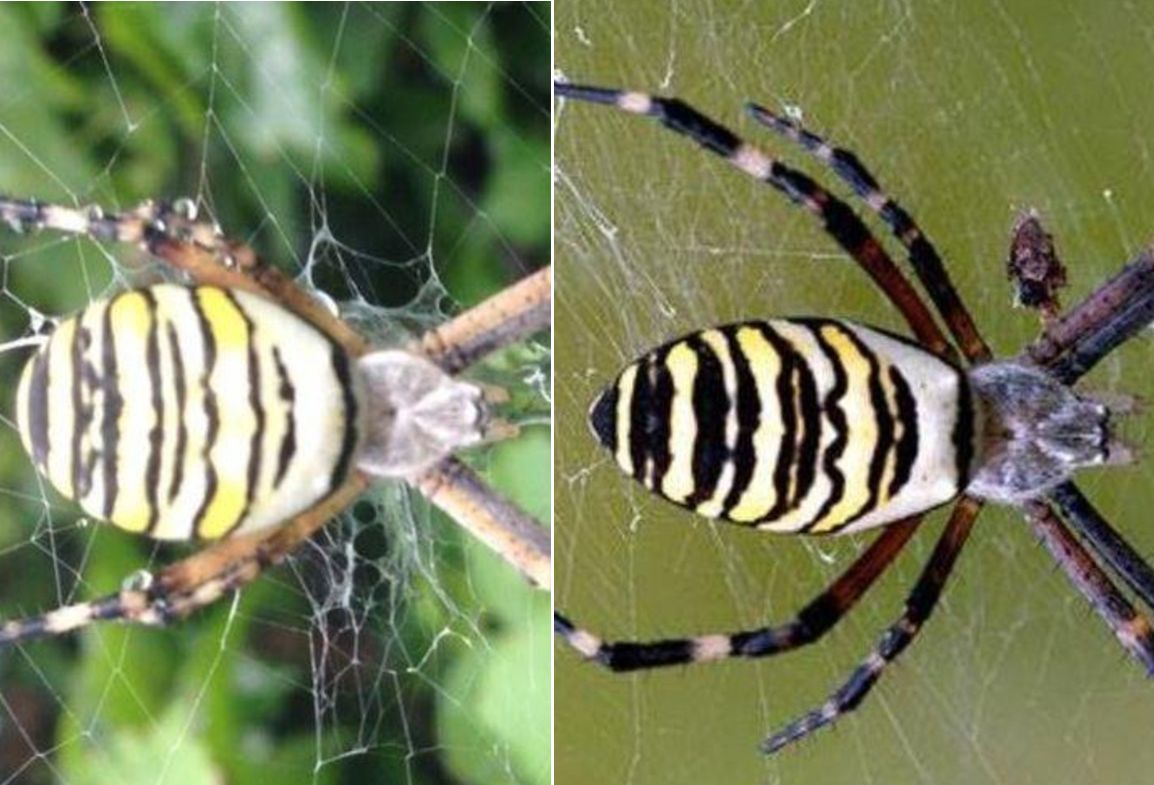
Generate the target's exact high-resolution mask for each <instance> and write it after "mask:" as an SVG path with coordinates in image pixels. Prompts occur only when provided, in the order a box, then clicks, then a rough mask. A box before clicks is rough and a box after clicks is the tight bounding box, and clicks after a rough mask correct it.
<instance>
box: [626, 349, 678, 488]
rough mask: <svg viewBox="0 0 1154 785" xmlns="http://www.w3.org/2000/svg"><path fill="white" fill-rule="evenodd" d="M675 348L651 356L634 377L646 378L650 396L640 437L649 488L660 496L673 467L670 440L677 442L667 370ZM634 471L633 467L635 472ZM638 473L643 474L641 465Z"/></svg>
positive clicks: (672, 396) (671, 383) (670, 378)
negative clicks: (648, 463)
mask: <svg viewBox="0 0 1154 785" xmlns="http://www.w3.org/2000/svg"><path fill="white" fill-rule="evenodd" d="M674 345H675V344H670V345H669V346H667V347H665V348H664V349H659V350H658V351H657V352H654V353H653V354H652V355H650V363H649V366H648V367H647V368H643V369H641V371H640V372H639V373H638V374H637V377H638V379H640V378H641V376H642V374H644V375H645V376H646V378H647V380H648V384H649V390H650V394H651V398H650V403H649V407H648V408H647V409H646V410H645V412H644V417H645V424H644V427H643V428H642V433H643V434H644V435H645V441H644V444H645V448H646V450H647V457H648V459H649V460H650V461H651V462H652V466H653V471H652V472H651V477H652V479H653V485H652V488H653V490H655V491H657V492H658V493H661V487H662V485H663V483H664V482H665V475H666V474H668V473H669V467H670V465H671V464H672V463H673V440H674V439H680V437H679V435H678V434H676V433H674V432H673V399H674V397H675V396H676V395H677V391H676V390H675V389H674V388H673V374H671V373H670V372H669V366H668V365H667V364H666V362H667V360H668V358H669V352H670V350H671V349H672V348H673V346H674ZM634 425H636V423H635V424H634ZM637 470H638V469H637V467H636V466H634V471H637ZM641 470H642V472H644V465H643V466H642V468H641ZM642 477H644V474H642ZM679 503H680V502H679Z"/></svg>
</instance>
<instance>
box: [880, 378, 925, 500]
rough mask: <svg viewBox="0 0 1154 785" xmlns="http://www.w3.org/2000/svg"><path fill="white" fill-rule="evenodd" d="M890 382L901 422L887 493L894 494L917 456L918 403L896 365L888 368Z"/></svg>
mask: <svg viewBox="0 0 1154 785" xmlns="http://www.w3.org/2000/svg"><path fill="white" fill-rule="evenodd" d="M889 373H890V383H891V384H892V385H893V386H894V400H895V403H896V404H897V420H898V422H900V423H901V426H902V427H901V434H900V435H899V436H898V438H897V441H896V442H895V443H894V447H893V449H894V476H893V477H892V478H891V479H890V484H889V488H887V489H886V491H887V493H888V494H889V495H890V496H891V497H892V496H896V495H897V494H898V493H899V492H900V491H901V489H902V488H904V487H905V485H906V483H908V482H909V481H910V475H911V473H912V472H913V468H914V462H915V461H916V460H917V458H918V405H917V400H916V399H915V398H914V396H913V392H912V391H911V390H910V385H909V382H907V381H906V378H905V376H903V375H902V372H901V371H899V370H898V369H897V367H896V366H893V365H891V366H890V369H889Z"/></svg>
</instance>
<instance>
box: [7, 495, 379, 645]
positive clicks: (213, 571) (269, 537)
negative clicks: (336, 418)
mask: <svg viewBox="0 0 1154 785" xmlns="http://www.w3.org/2000/svg"><path fill="white" fill-rule="evenodd" d="M367 487H368V479H367V478H366V477H365V476H364V475H363V474H361V473H360V472H354V473H353V474H352V475H351V476H350V477H349V478H348V479H347V480H345V482H344V484H343V485H342V486H340V487H339V488H337V489H336V490H335V491H334V492H333V493H332V494H330V495H329V496H327V497H326V498H325V499H323V500H322V501H321V502H319V503H318V504H316V505H315V506H313V507H311V508H310V509H307V510H305V511H304V512H302V513H300V514H299V515H298V516H297V517H296V518H294V519H293V520H291V521H289V522H288V523H286V524H285V525H283V526H281V527H278V528H275V529H272V530H270V531H258V532H253V533H251V534H242V535H238V536H235V537H229V538H226V539H223V540H220V541H219V542H217V543H215V544H214V545H212V546H210V547H208V548H205V549H204V550H202V551H198V552H197V553H194V554H193V555H191V556H189V557H187V558H185V559H183V560H182V561H179V562H177V563H176V564H173V565H170V566H168V567H166V568H164V569H163V570H161V571H160V572H159V573H158V574H157V575H156V576H153V577H152V578H151V579H149V580H144V581H133V582H132V583H131V585H126V586H125V587H123V588H122V589H121V590H120V591H118V592H116V593H115V594H109V595H106V596H104V597H101V598H98V599H95V600H90V601H88V602H82V603H76V604H74V605H67V606H64V607H62V608H57V609H56V610H52V611H49V612H47V613H44V614H41V615H38V616H30V617H28V618H25V619H17V620H14V621H9V622H5V623H3V624H0V646H6V645H10V644H14V643H24V642H27V641H32V640H35V639H37V638H44V637H52V636H56V635H60V634H63V633H66V632H70V631H72V630H76V629H80V628H82V627H87V626H88V625H89V624H92V623H93V622H98V621H121V622H124V623H125V624H137V625H141V626H146V627H161V626H165V625H168V624H171V623H173V622H176V621H179V620H181V619H184V618H186V617H188V616H189V615H191V614H193V613H195V612H196V611H197V610H199V609H201V608H203V607H205V606H207V605H211V604H212V603H214V602H216V601H217V600H218V599H220V598H221V597H223V596H224V595H226V594H230V593H232V592H234V591H236V590H237V589H240V588H241V587H243V586H245V585H246V584H248V583H251V582H252V581H253V580H255V579H256V578H257V577H258V576H260V574H261V573H262V572H263V571H264V570H265V569H267V568H268V567H271V566H274V565H276V564H279V563H280V562H282V561H283V560H284V559H285V557H286V556H288V555H289V554H290V553H292V552H293V551H294V550H296V548H297V547H298V546H300V544H301V543H303V542H304V541H305V540H306V539H308V538H309V537H310V536H312V534H313V533H315V532H316V531H317V530H318V529H320V528H321V527H322V526H324V525H325V524H326V523H327V522H328V521H329V520H331V519H332V518H333V517H334V516H335V515H337V514H338V513H339V512H340V511H341V510H343V509H345V508H346V507H348V506H349V505H350V504H352V503H353V501H354V500H355V499H356V498H357V497H358V496H359V495H360V494H361V493H362V492H363V491H364V490H365V489H366V488H367Z"/></svg>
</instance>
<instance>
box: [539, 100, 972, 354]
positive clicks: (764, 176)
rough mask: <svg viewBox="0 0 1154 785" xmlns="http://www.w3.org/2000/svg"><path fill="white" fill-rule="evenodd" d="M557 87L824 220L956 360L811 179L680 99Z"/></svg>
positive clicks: (863, 237) (910, 294)
mask: <svg viewBox="0 0 1154 785" xmlns="http://www.w3.org/2000/svg"><path fill="white" fill-rule="evenodd" d="M553 88H554V92H555V93H556V94H557V95H558V96H559V97H562V98H567V99H570V100H578V101H588V102H591V103H597V104H605V105H608V106H612V107H614V108H616V109H620V110H621V111H624V112H628V113H630V114H637V115H643V116H646V117H652V118H654V119H656V120H658V121H659V122H660V123H661V124H662V125H663V126H665V127H666V128H668V129H669V130H670V131H673V132H675V133H678V134H680V135H682V136H686V137H688V138H690V139H692V140H693V141H695V142H697V143H698V144H699V145H701V146H702V147H704V148H705V149H707V150H709V151H710V152H713V153H715V154H717V155H719V156H721V157H722V158H724V159H725V160H726V161H728V162H729V163H730V164H732V165H733V166H735V167H737V168H738V169H740V170H741V171H743V172H745V173H746V174H748V175H750V176H751V177H754V178H756V179H758V180H761V181H762V182H765V183H768V184H769V185H772V186H773V187H774V188H776V189H777V190H778V191H780V192H782V193H783V194H785V196H786V197H787V198H788V199H789V200H790V201H791V202H793V203H795V204H798V205H800V206H802V207H804V208H805V209H806V210H808V211H809V212H811V213H812V214H814V215H815V216H816V217H817V218H819V219H820V220H821V222H822V225H823V227H824V228H825V231H826V232H827V233H828V234H829V235H830V236H831V237H832V238H833V239H834V240H835V241H836V242H837V244H838V245H840V246H841V247H842V249H843V250H845V252H846V253H847V254H849V255H850V257H852V258H853V259H854V261H856V262H857V263H858V265H859V266H861V267H862V268H863V269H864V270H865V271H866V272H867V273H868V274H869V275H870V277H872V278H873V279H874V281H875V283H876V284H877V285H878V287H879V288H880V289H881V290H882V292H883V293H884V294H885V295H886V296H887V297H888V298H889V299H890V301H891V302H892V303H893V304H894V306H895V307H896V308H897V309H898V311H899V312H900V313H901V314H902V315H903V316H904V317H905V319H906V322H907V323H908V324H909V325H910V329H911V330H912V331H913V332H914V334H915V335H916V336H917V338H918V340H919V341H920V342H921V343H922V344H923V345H924V346H926V347H927V348H928V349H929V350H930V351H932V352H934V353H935V354H938V355H941V356H949V357H952V356H953V347H952V346H950V345H949V343H948V342H947V341H946V339H945V336H944V335H943V334H942V332H941V330H940V328H939V327H938V325H937V322H935V321H934V317H933V316H932V315H931V314H930V311H929V309H928V308H927V307H926V305H925V303H924V302H922V299H921V297H920V296H919V295H918V293H917V290H915V289H914V287H913V286H912V285H911V284H910V282H909V281H908V280H907V279H906V278H905V276H904V275H902V273H901V271H900V270H899V269H898V267H897V265H896V264H894V261H893V259H891V258H890V256H889V254H888V253H887V252H886V251H885V249H884V248H883V247H882V246H881V244H880V243H879V242H878V240H877V238H876V237H874V236H873V234H872V233H871V232H870V230H869V228H868V227H866V225H865V224H864V223H863V222H862V220H861V218H859V217H858V216H857V214H856V213H854V211H853V209H852V208H850V206H849V205H847V204H846V203H845V202H843V201H842V200H841V199H838V198H837V197H836V196H834V195H833V194H831V193H830V192H829V191H827V190H825V189H824V188H823V187H822V186H821V185H819V184H818V183H817V182H815V181H814V180H813V179H811V178H810V177H809V176H808V175H806V174H804V173H803V172H799V171H797V170H795V169H792V168H790V167H789V166H786V165H785V164H783V163H781V162H780V161H777V160H775V159H774V158H772V157H770V156H768V155H766V154H765V153H763V152H762V151H760V150H758V149H757V148H756V147H754V146H752V145H750V144H748V143H746V142H744V141H742V140H741V139H740V138H739V137H738V136H737V134H735V133H734V132H733V131H731V130H729V129H728V128H726V127H725V126H723V125H721V124H720V123H718V122H716V121H715V120H712V119H711V118H709V117H707V116H706V115H704V114H702V113H701V112H699V111H697V110H696V109H694V108H693V107H692V106H690V105H689V104H687V103H685V102H684V101H681V100H679V99H676V98H659V97H655V96H651V95H647V94H645V93H638V92H631V91H624V90H615V89H610V88H604V87H590V86H585V85H575V84H569V83H567V82H556V83H554V85H553Z"/></svg>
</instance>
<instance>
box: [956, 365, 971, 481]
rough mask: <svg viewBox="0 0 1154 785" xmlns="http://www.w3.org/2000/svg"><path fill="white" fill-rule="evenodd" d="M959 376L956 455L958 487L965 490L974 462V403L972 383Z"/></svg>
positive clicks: (959, 373)
mask: <svg viewBox="0 0 1154 785" xmlns="http://www.w3.org/2000/svg"><path fill="white" fill-rule="evenodd" d="M954 372H955V373H956V374H957V375H958V419H957V422H956V423H955V424H954V434H953V437H954V453H955V455H956V456H957V467H958V487H959V488H964V487H966V484H967V483H968V482H969V480H970V470H971V469H972V468H973V462H974V402H973V398H972V397H971V394H970V382H969V380H968V379H966V376H965V374H963V373H962V372H961V371H958V370H955V371H954Z"/></svg>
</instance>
